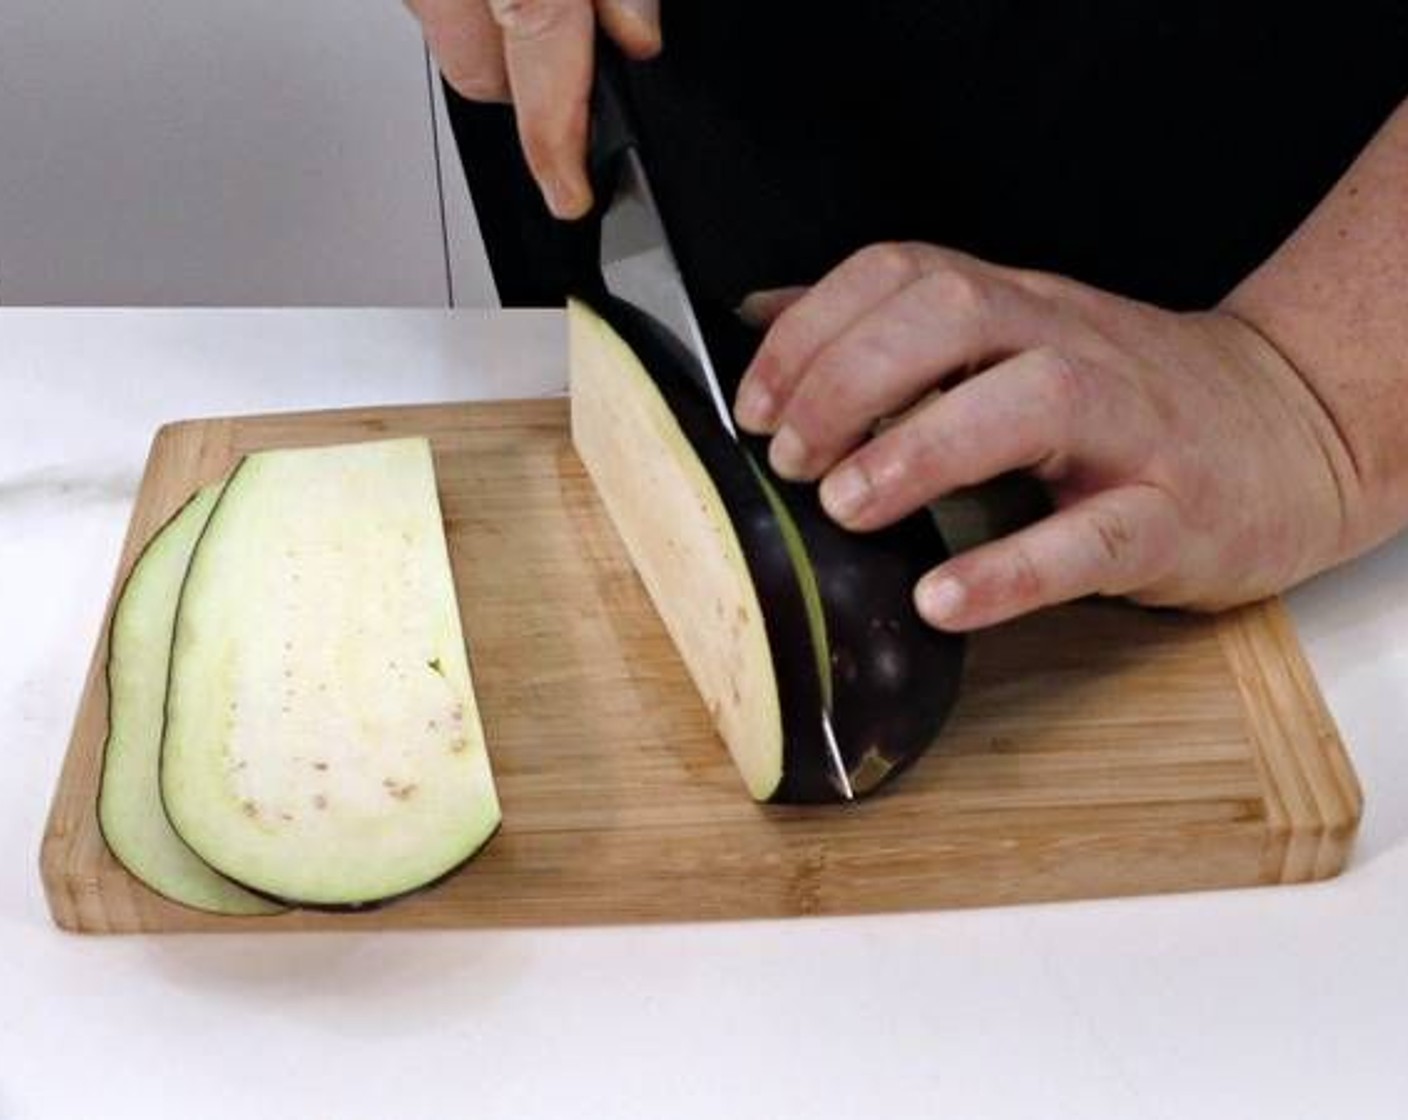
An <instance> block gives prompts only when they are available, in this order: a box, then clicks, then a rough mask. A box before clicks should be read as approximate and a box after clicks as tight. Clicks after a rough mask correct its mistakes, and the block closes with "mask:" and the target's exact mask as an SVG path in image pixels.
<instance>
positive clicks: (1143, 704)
mask: <svg viewBox="0 0 1408 1120" xmlns="http://www.w3.org/2000/svg"><path fill="white" fill-rule="evenodd" d="M411 434H423V435H426V436H429V437H430V439H431V441H432V444H433V447H434V452H435V463H436V470H437V473H438V477H439V484H440V490H441V499H442V502H443V506H444V512H445V517H446V524H447V529H448V533H449V538H450V550H451V556H452V560H453V564H454V570H455V580H456V584H457V588H458V592H459V597H460V606H461V611H462V613H463V616H464V627H465V634H466V638H467V641H468V642H469V645H470V656H471V662H472V666H473V671H474V677H475V684H476V691H477V693H478V696H479V700H480V704H481V707H482V714H483V719H484V725H485V732H486V735H487V738H488V742H489V748H490V752H491V755H492V758H493V764H494V770H495V774H496V776H497V779H498V784H499V791H500V796H501V799H502V802H503V810H504V826H503V829H502V830H501V832H500V833H499V835H498V836H497V837H496V838H495V839H494V840H493V841H492V842H491V843H490V845H489V847H488V848H487V849H486V850H485V852H484V854H483V855H481V856H480V857H479V858H478V859H476V860H475V861H474V862H473V863H471V864H470V865H469V866H468V867H466V868H464V869H463V870H462V871H460V872H459V873H457V874H456V875H455V876H453V877H452V878H451V879H449V880H448V881H446V882H445V883H443V884H442V885H440V886H438V887H436V888H435V889H433V890H429V891H426V892H423V893H421V894H418V895H416V896H414V897H412V898H409V899H406V900H404V901H402V902H400V903H397V904H396V905H393V906H390V907H387V908H385V909H382V910H376V911H371V912H367V913H362V914H348V915H336V914H319V913H311V912H304V913H290V914H285V915H281V916H278V917H274V918H243V919H232V918H217V917H212V916H208V915H203V914H199V913H197V912H195V911H192V910H187V909H185V908H183V907H180V906H177V905H175V904H173V903H170V902H167V901H165V900H163V899H161V898H159V897H157V896H156V895H154V894H152V893H151V892H150V891H148V890H146V889H145V888H143V887H142V886H141V885H140V884H138V883H137V882H136V881H135V880H134V879H132V878H131V877H130V876H128V875H127V874H126V872H124V871H123V870H122V868H121V867H120V866H118V865H117V864H116V862H115V861H114V860H113V859H112V858H111V856H109V855H108V853H107V851H106V849H105V847H104V846H103V842H102V838H101V836H100V834H99V831H98V825H97V817H96V808H95V806H96V795H97V785H98V775H99V770H100V766H101V759H102V744H103V738H104V735H105V734H106V706H107V695H106V687H105V682H104V674H103V665H104V661H105V658H106V626H105V627H104V632H103V636H102V637H101V638H100V640H99V642H98V648H97V649H96V651H95V653H94V658H93V664H92V668H91V670H90V672H89V676H88V681H87V686H86V689H85V691H84V694H83V699H82V702H81V705H80V708H79V712H78V716H77V721H76V724H75V727H74V731H73V738H72V742H71V744H70V747H69V753H68V756H67V759H66V761H65V764H64V767H63V772H62V775H61V777H60V781H59V785H58V789H57V791H56V793H55V796H54V802H53V808H52V811H51V815H50V819H49V824H48V829H47V831H46V833H45V837H44V845H43V852H42V857H41V864H42V872H43V878H44V886H45V890H46V892H47V895H48V899H49V905H50V908H51V910H52V913H53V916H54V920H55V921H56V922H57V923H58V924H59V925H60V926H62V927H64V928H65V929H73V930H85V931H94V932H135V931H166V930H215V929H220V930H231V929H244V930H250V931H253V930H284V929H311V928H343V929H354V928H356V929H366V928H382V927H421V928H424V927H455V926H507V925H550V924H568V923H612V922H632V921H663V920H686V919H716V918H745V917H765V916H767V917H777V916H790V915H803V914H848V913H861V912H875V911H893V910H912V909H927V908H935V907H947V906H970V905H983V904H993V903H1009V902H1023V901H1034V900H1041V899H1059V898H1078V897H1093V896H1105V895H1119V894H1136V893H1145V892H1156V891H1175V890H1189V889H1197V888H1210V887H1234V886H1250V885H1255V884H1273V883H1290V882H1298V881H1303V880H1309V879H1318V878H1323V877H1325V876H1329V875H1333V874H1335V873H1337V872H1338V871H1339V870H1340V869H1341V868H1342V867H1343V866H1344V863H1345V860H1346V858H1347V856H1348V853H1349V849H1350V845H1351V842H1352V840H1353V837H1354V833H1355V830H1356V828H1357V825H1358V821H1359V815H1360V807H1361V801H1360V794H1359V788H1358V784H1357V782H1356V779H1355V776H1354V773H1353V770H1352V768H1351V766H1350V763H1349V760H1348V758H1347V756H1346V754H1345V752H1344V748H1343V745H1342V744H1341V742H1340V740H1339V737H1338V735H1337V733H1336V731H1335V728H1334V726H1333V725H1332V723H1331V720H1330V718H1329V715H1328V713H1327V711H1326V709H1325V706H1324V703H1323V701H1322V700H1321V697H1320V694H1319V692H1318V690H1317V688H1316V686H1315V683H1314V681H1313V679H1312V678H1311V676H1310V673H1309V671H1308V669H1307V667H1306V664H1305V661H1304V659H1303V658H1302V655H1301V652H1300V649H1299V647H1298V645H1297V643H1296V639H1295V636H1294V633H1293V631H1292V629H1291V626H1290V623H1289V620H1288V619H1287V617H1286V614H1285V611H1284V609H1283V608H1282V606H1281V605H1280V604H1279V603H1277V602H1271V603H1267V604H1263V605H1259V606H1255V607H1251V608H1248V609H1245V610H1242V611H1239V612H1235V613H1231V614H1227V615H1225V616H1222V617H1220V618H1216V619H1209V618H1193V617H1185V616H1181V615H1175V614H1168V613H1155V612H1149V611H1141V610H1138V609H1135V608H1132V607H1126V606H1121V605H1116V604H1109V603H1098V602H1087V603H1081V604H1076V605H1073V606H1070V607H1066V608H1062V609H1059V610H1054V611H1050V612H1047V613H1045V614H1043V615H1041V616H1040V617H1037V618H1033V619H1029V620H1026V621H1023V622H1019V623H1016V624H1012V625H1009V626H1005V627H1002V628H1000V629H998V630H996V631H994V632H992V633H989V634H983V635H980V636H978V637H977V638H976V639H975V640H974V641H973V644H972V647H971V653H970V660H969V669H968V673H967V679H966V681H965V684H964V690H963V693H962V697H961V699H960V701H959V706H958V708H957V710H956V712H955V715H954V717H953V720H952V721H951V723H950V724H949V727H948V729H947V730H946V732H945V734H944V736H943V738H942V740H941V742H940V743H939V744H938V745H937V746H936V747H935V748H934V749H933V750H932V751H931V752H930V753H929V755H928V756H926V757H925V758H924V759H923V760H921V762H920V763H919V764H918V765H917V766H916V767H915V768H914V769H913V770H911V771H910V772H908V773H907V774H906V775H905V776H904V777H903V778H901V779H900V780H899V781H898V782H896V783H895V785H894V786H892V787H890V789H889V790H888V791H887V792H885V793H883V794H881V795H879V796H877V797H875V798H873V799H872V800H869V801H866V802H863V803H860V804H857V805H854V806H848V807H821V808H785V807H783V808H773V807H761V806H757V805H754V804H753V803H752V802H751V801H749V800H748V798H747V796H746V795H745V793H744V791H743V787H742V784H741V782H740V780H739V779H738V777H737V776H736V774H735V773H734V770H733V767H732V764H731V763H730V762H729V760H728V757H727V755H726V753H725V751H724V749H723V747H722V745H721V744H720V743H719V742H718V740H717V739H716V738H715V736H714V735H713V733H712V731H711V729H710V726H709V722H708V717H707V714H706V713H705V711H704V709H703V706H702V704H701V702H700V700H699V698H698V695H697V694H696V693H695V691H694V689H693V687H692V685H691V684H690V681H689V679H688V677H687V676H686V674H685V671H684V669H683V666H682V665H681V663H680V662H679V661H678V659H677V657H676V655H675V652H674V649H673V647H672V646H671V645H670V643H669V640H668V638H667V637H666V635H665V632H664V629H663V627H662V626H661V624H660V623H659V621H658V619H657V617H656V615H655V613H654V611H653V609H652V607H651V605H650V602H649V600H648V599H647V598H646V595H645V592H644V590H643V588H642V587H641V585H640V584H639V582H638V581H637V579H636V577H635V574H634V572H633V571H632V570H631V567H630V564H629V561H628V560H627V558H626V555H625V552H624V549H623V548H622V546H621V544H620V542H619V541H618V540H617V538H616V536H615V533H614V531H613V529H612V527H611V525H610V523H609V522H608V520H607V519H606V515H605V513H604V511H603V509H602V508H601V506H600V505H599V503H598V501H597V499H596V496H595V494H594V492H593V491H592V488H591V485H590V483H589V482H588V480H587V478H586V475H585V472H584V471H583V468H582V466H581V464H580V462H579V461H578V460H577V457H576V455H575V454H574V452H573V450H572V447H571V442H570V439H569V436H568V429H567V408H566V402H564V401H532V402H498V403H492V404H464V405H443V406H430V407H422V408H397V409H380V410H367V411H349V412H338V413H309V414H302V415H284V416H269V417H250V418H240V419H228V420H210V421H192V422H187V423H181V424H176V425H172V426H169V427H167V428H164V429H162V431H161V432H160V433H158V435H157V438H156V441H155V443H154V444H153V447H152V452H151V458H150V460H149V462H148V465H147V471H146V475H145V478H144V479H143V482H142V487H141V491H140V494H139V496H138V500H137V506H136V510H135V513H134V515H133V518H132V523H131V526H130V529H129V532H128V538H127V543H126V546H125V548H124V551H123V556H122V561H121V567H120V571H119V572H118V581H119V585H120V581H121V579H122V578H124V577H125V575H126V571H127V569H128V567H129V566H130V565H131V563H132V560H133V557H134V556H135V555H136V554H137V552H138V551H139V550H140V548H141V546H142V545H143V544H144V543H145V541H146V540H147V539H148V537H150V536H151V534H152V533H153V532H154V531H155V530H156V529H157V528H158V527H159V526H160V524H161V523H162V522H163V521H164V520H165V519H166V518H167V517H168V516H169V515H170V514H171V513H172V512H173V511H174V510H175V509H176V508H177V507H178V506H179V505H180V504H181V503H182V502H183V501H184V500H185V499H186V497H187V496H188V495H189V494H190V493H191V491H192V490H193V489H195V488H196V487H197V486H198V485H200V484H202V483H204V482H207V481H211V480H213V479H215V478H217V477H219V476H221V475H223V474H224V473H226V472H227V471H228V470H229V468H230V467H231V466H232V465H233V463H234V462H235V460H236V459H237V458H238V456H239V455H241V454H243V453H244V452H247V451H252V450H255V449H257V448H262V447H270V446H292V445H307V444H318V443H331V442H341V441H348V440H358V439H368V438H380V437H384V436H388V435H411Z"/></svg>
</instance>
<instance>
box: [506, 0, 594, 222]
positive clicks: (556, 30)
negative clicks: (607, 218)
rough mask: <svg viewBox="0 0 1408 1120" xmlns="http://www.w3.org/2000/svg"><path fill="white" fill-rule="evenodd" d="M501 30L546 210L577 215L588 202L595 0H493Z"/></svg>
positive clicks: (521, 127)
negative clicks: (588, 155)
mask: <svg viewBox="0 0 1408 1120" xmlns="http://www.w3.org/2000/svg"><path fill="white" fill-rule="evenodd" d="M489 4H490V7H491V9H492V11H493V14H494V18H495V20H497V21H498V24H499V27H500V28H501V30H502V34H503V42H504V62H505V65H506V67H507V70H508V82H509V88H510V90H511V92H512V94H513V102H514V106H515V109H516V111H517V115H518V134H519V139H520V140H521V142H522V144H523V154H524V156H525V157H526V159H527V160H528V167H529V169H530V170H531V171H532V172H533V178H534V179H536V180H537V182H538V185H539V187H541V188H542V191H543V197H544V199H545V200H546V201H547V204H548V209H550V210H551V211H552V212H553V214H555V215H556V216H557V217H559V218H579V217H581V216H582V215H583V214H585V213H586V212H587V211H588V210H589V209H591V204H592V189H591V184H590V183H589V182H588V181H587V172H586V153H587V99H588V96H589V91H590V88H591V80H592V50H593V40H592V37H593V35H594V34H595V30H596V18H595V13H594V9H593V7H592V3H591V0H489Z"/></svg>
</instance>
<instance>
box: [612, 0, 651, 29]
mask: <svg viewBox="0 0 1408 1120" xmlns="http://www.w3.org/2000/svg"><path fill="white" fill-rule="evenodd" d="M616 7H617V9H619V10H620V11H621V12H622V13H624V14H625V15H627V16H629V17H630V18H631V19H634V20H636V21H637V22H639V23H641V24H644V25H645V26H646V27H647V28H648V29H650V30H651V31H654V32H655V33H656V34H657V35H658V34H659V27H660V0H616Z"/></svg>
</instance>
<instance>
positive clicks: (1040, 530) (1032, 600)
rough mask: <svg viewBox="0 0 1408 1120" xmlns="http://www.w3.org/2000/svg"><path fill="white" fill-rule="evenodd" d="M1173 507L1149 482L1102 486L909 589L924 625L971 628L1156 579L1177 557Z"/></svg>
mask: <svg viewBox="0 0 1408 1120" xmlns="http://www.w3.org/2000/svg"><path fill="white" fill-rule="evenodd" d="M1178 536H1179V529H1178V517H1177V510H1176V508H1175V506H1174V504H1173V501H1172V499H1170V498H1169V497H1168V495H1167V494H1165V493H1164V492H1163V491H1162V490H1158V489H1156V488H1154V487H1152V486H1147V485H1140V486H1128V487H1123V488H1120V489H1116V490H1104V491H1101V492H1100V493H1098V494H1094V495H1092V496H1091V497H1089V498H1086V499H1084V500H1083V501H1081V502H1079V503H1078V504H1076V505H1073V506H1070V507H1068V508H1066V509H1064V510H1061V511H1060V512H1059V513H1055V514H1053V515H1052V516H1050V517H1048V518H1046V519H1044V520H1042V521H1038V522H1037V523H1036V524H1035V525H1032V526H1029V527H1028V528H1026V529H1022V530H1020V531H1019V532H1016V533H1014V534H1012V535H1011V536H1010V537H1004V538H1003V539H1001V540H998V541H994V542H992V543H991V544H986V545H983V546H981V547H979V548H976V549H974V550H973V551H971V552H965V553H964V554H963V555H961V556H958V557H955V558H954V559H952V560H950V561H948V562H947V563H945V564H942V565H940V566H939V567H938V568H935V569H934V570H933V571H932V572H930V573H929V574H928V575H926V576H925V577H924V578H923V579H922V580H920V581H919V584H918V585H917V586H916V588H915V592H914V602H915V607H916V609H918V611H919V613H920V615H922V616H923V618H924V620H925V621H926V622H928V623H929V624H930V625H932V626H935V627H938V628H939V629H943V630H955V631H956V630H976V629H978V628H980V627H984V626H991V625H993V624H994V623H998V622H1005V621H1006V620H1008V619H1010V618H1016V617H1017V616H1018V615H1023V614H1028V613H1030V612H1031V611H1034V610H1037V609H1039V608H1041V607H1047V606H1052V605H1054V604H1056V603H1063V602H1066V601H1068V600H1071V599H1079V598H1082V597H1084V596H1086V595H1095V594H1102V595H1124V594H1128V593H1129V592H1131V591H1134V590H1136V589H1138V588H1140V587H1143V586H1146V585H1148V584H1151V583H1154V582H1156V581H1157V580H1158V579H1159V578H1161V577H1162V576H1163V575H1164V574H1165V573H1166V572H1167V571H1169V570H1170V568H1171V566H1172V564H1173V563H1174V561H1175V560H1176V558H1177V539H1178Z"/></svg>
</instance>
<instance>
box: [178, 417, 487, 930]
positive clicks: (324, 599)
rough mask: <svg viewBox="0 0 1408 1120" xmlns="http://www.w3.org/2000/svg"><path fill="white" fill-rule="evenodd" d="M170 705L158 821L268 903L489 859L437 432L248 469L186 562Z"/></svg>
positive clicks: (353, 900)
mask: <svg viewBox="0 0 1408 1120" xmlns="http://www.w3.org/2000/svg"><path fill="white" fill-rule="evenodd" d="M166 708H167V711H166V732H165V738H164V741H163V744H162V759H161V792H162V797H163V800H164V802H165V806H166V811H167V815H168V816H169V818H170V820H171V823H172V824H173V826H174V827H175V829H176V831H177V832H178V833H179V834H180V836H181V837H182V839H184V840H185V842H186V843H187V844H188V845H189V846H190V847H191V848H192V849H193V850H194V851H195V852H196V854H197V855H199V856H200V858H201V859H202V860H204V861H205V862H206V863H208V864H210V865H211V866H212V867H214V868H215V869H216V870H218V871H219V872H220V873H222V874H224V875H226V876H228V877H229V878H231V879H233V880H235V881H236V882H238V883H240V884H242V885H244V886H246V887H248V888H249V889H251V890H253V891H255V892H257V893H259V894H262V895H265V896H268V897H271V898H275V899H278V900H281V901H285V902H289V903H292V904H296V905H302V906H314V907H334V908H344V907H358V906H363V905H368V904H372V903H376V902H381V901H385V900H387V899H390V898H393V897H396V896H398V895H401V894H405V893H407V892H409V891H412V890H415V889H418V888H420V887H422V886H426V885H428V884H430V883H432V882H434V881H435V880H437V879H439V878H441V877H443V876H444V875H446V874H448V873H449V872H450V871H452V870H454V869H455V868H456V867H457V866H459V865H460V864H461V863H463V862H464V861H465V860H467V859H469V858H470V857H471V856H472V855H474V853H475V852H476V851H478V850H479V848H480V847H481V846H482V845H483V844H484V843H485V842H486V841H487V840H488V839H489V838H490V836H491V835H492V834H493V833H494V831H495V830H496V829H497V827H498V825H499V820H500V812H499V804H498V798H497V795H496V793H495V790H494V782H493V777H492V775H491V773H490V769H489V760H488V756H487V753H486V750H485V745H484V738H483V733H482V730H481V727H480V722H479V714H478V710H477V708H476V705H475V698H474V690H473V685H472V682H471V678H470V669H469V661H468V657H467V654H466V651H465V644H464V638H463V635H462V633H461V629H460V618H459V611H458V608H457V605H456V599H455V588H454V583H453V581H452V577H451V572H450V563H449V556H448V553H447V550H446V544H445V536H444V527H443V523H442V520H441V513H440V505H439V500H438V498H437V495H436V491H435V475H434V469H433V466H432V460H431V455H430V448H429V445H428V444H427V443H426V441H425V440H422V439H402V440H385V441H378V442H372V443H363V444H354V445H343V446H337V447H324V448H310V449H298V450H279V451H266V452H259V453H256V454H252V455H249V456H247V457H246V458H245V459H243V460H242V461H241V462H240V464H239V466H238V467H236V469H235V471H234V473H233V474H232V475H231V476H230V479H229V481H228V482H227V483H226V485H225V489H224V492H223V493H222V494H221V496H220V499H219V502H218V503H217V504H216V506H215V509H214V512H213V513H212V514H211V515H210V520H209V522H208V523H207V525H206V528H205V531H204V533H203V534H202V536H201V538H200V542H199V544H198V545H197V547H196V550H195V554H194V555H193V557H192V558H191V563H190V567H189V570H188V572H187V575H186V580H185V585H184V587H183V589H182V592H181V598H180V605H179V608H178V611H177V617H176V626H175V637H174V642H173V653H172V662H171V674H170V684H169V689H168V693H167V704H166Z"/></svg>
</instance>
